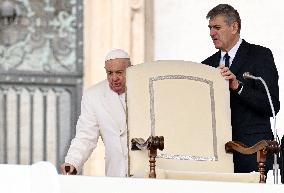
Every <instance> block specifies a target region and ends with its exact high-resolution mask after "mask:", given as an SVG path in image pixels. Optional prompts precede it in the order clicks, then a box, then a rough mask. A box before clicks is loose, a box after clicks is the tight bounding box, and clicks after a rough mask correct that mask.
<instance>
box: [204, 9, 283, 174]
mask: <svg viewBox="0 0 284 193" xmlns="http://www.w3.org/2000/svg"><path fill="white" fill-rule="evenodd" d="M206 18H207V19H209V25H208V27H209V29H210V36H211V38H212V40H213V43H214V45H215V48H216V49H218V50H219V51H218V52H216V53H215V54H213V55H212V56H210V57H208V58H207V59H206V60H204V61H203V62H202V63H203V64H207V65H210V66H213V67H216V68H219V69H220V73H221V75H222V76H223V77H224V78H225V79H226V80H228V82H229V89H230V105H231V123H232V139H233V140H236V141H241V142H242V143H244V144H246V145H248V146H252V145H254V144H255V143H257V142H258V141H260V140H264V139H266V140H271V139H273V133H272V130H271V125H270V117H271V116H272V115H273V114H272V111H271V108H270V104H269V100H268V97H267V95H266V91H265V88H264V86H263V84H262V83H261V81H259V80H245V79H244V78H243V74H244V72H250V74H252V75H254V76H257V77H262V78H263V79H264V81H265V82H266V83H267V86H268V89H269V91H270V94H271V98H272V101H273V105H274V109H275V113H277V112H278V111H279V109H280V102H279V87H278V72H277V69H276V66H275V64H274V59H273V55H272V52H271V51H270V49H268V48H265V47H262V46H259V45H254V44H250V43H248V42H246V41H245V40H243V39H241V38H240V30H241V19H240V16H239V13H238V11H237V10H235V9H234V8H233V7H232V6H230V5H228V4H220V5H217V6H216V7H214V8H213V9H212V10H210V11H209V12H208V14H207V16H206ZM272 164H273V156H270V157H268V160H267V164H266V170H267V171H268V169H271V168H272ZM234 166H235V168H234V169H235V172H251V171H258V168H257V163H256V155H252V156H247V155H246V156H244V155H241V154H239V153H235V154H234Z"/></svg>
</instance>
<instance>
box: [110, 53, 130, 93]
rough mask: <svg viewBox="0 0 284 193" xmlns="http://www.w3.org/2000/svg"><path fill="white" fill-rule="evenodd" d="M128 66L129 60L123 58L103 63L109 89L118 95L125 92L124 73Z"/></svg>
mask: <svg viewBox="0 0 284 193" xmlns="http://www.w3.org/2000/svg"><path fill="white" fill-rule="evenodd" d="M129 65H130V61H129V59H125V58H118V59H112V60H108V61H106V62H105V69H106V73H107V80H108V82H109V87H110V88H111V89H112V90H113V91H114V92H116V93H118V94H122V93H124V92H125V71H126V68H127V67H128V66H129Z"/></svg>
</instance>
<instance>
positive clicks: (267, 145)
mask: <svg viewBox="0 0 284 193" xmlns="http://www.w3.org/2000/svg"><path fill="white" fill-rule="evenodd" d="M225 150H226V152H227V153H233V152H234V151H236V152H239V153H241V154H245V155H250V154H254V153H256V152H258V151H261V150H263V151H266V152H267V153H278V152H279V150H280V149H279V144H278V142H277V141H270V140H262V141H260V142H258V143H256V144H255V145H253V146H251V147H248V146H247V145H245V144H243V143H241V142H239V141H229V142H227V143H226V144H225Z"/></svg>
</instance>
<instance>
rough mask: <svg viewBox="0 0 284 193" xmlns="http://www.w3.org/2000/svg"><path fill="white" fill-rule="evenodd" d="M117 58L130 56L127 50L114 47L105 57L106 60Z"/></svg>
mask: <svg viewBox="0 0 284 193" xmlns="http://www.w3.org/2000/svg"><path fill="white" fill-rule="evenodd" d="M117 58H130V57H129V55H128V53H127V52H125V51H124V50H122V49H116V48H115V49H112V50H110V51H109V52H108V53H107V55H106V57H105V61H108V60H113V59H117Z"/></svg>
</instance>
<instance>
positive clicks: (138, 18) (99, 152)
mask: <svg viewBox="0 0 284 193" xmlns="http://www.w3.org/2000/svg"><path fill="white" fill-rule="evenodd" d="M152 4H153V1H152V0H85V1H84V10H85V12H84V30H85V32H84V35H85V36H84V37H85V38H84V45H85V50H84V51H85V63H84V69H85V74H84V87H85V88H88V87H90V86H91V85H93V84H95V83H97V82H99V81H101V80H103V79H105V78H106V75H105V71H104V57H105V54H106V53H107V52H108V51H109V50H110V49H111V48H121V49H124V50H125V51H127V52H128V53H129V54H130V56H131V60H132V64H134V65H135V64H138V63H142V62H144V61H145V59H147V60H150V59H151V55H152V50H153V49H152V47H153V46H152V45H151V46H150V49H147V48H146V46H145V45H146V43H147V42H150V43H151V42H153V41H152V39H151V37H152V35H151V34H152V29H153V28H152V27H149V26H152V25H151V22H152V21H153V20H152V14H150V15H149V16H146V15H145V14H146V8H148V12H149V13H151V12H152V11H151V10H152V8H153V7H152V6H151V5H152ZM148 28H149V29H150V30H148V32H147V29H148ZM149 37H150V38H149ZM149 45H150V44H149ZM149 56H150V57H149ZM84 174H85V175H99V176H102V175H104V146H103V144H102V142H101V141H100V143H99V144H98V147H97V148H96V150H95V151H94V153H93V155H92V156H91V157H90V159H89V160H88V161H87V163H86V164H85V167H84Z"/></svg>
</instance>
